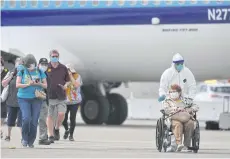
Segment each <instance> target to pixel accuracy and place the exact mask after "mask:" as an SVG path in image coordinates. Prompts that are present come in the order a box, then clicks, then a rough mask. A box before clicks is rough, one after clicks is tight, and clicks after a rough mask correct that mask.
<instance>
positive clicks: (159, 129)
mask: <svg viewBox="0 0 230 159" xmlns="http://www.w3.org/2000/svg"><path fill="white" fill-rule="evenodd" d="M155 137H156V147H157V150H158V151H159V152H161V151H162V146H163V137H164V136H163V120H162V118H160V119H158V120H157V126H156V136H155Z"/></svg>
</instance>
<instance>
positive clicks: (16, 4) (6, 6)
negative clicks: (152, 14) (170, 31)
mask: <svg viewBox="0 0 230 159" xmlns="http://www.w3.org/2000/svg"><path fill="white" fill-rule="evenodd" d="M22 2H24V3H22ZM57 2H59V3H58V4H57ZM95 2H97V3H95ZM121 2H122V1H118V0H115V1H114V0H110V2H109V1H104V0H97V1H91V0H83V1H72V3H71V4H70V3H69V2H68V1H66V0H60V1H54V0H52V1H49V0H46V3H45V2H44V1H40V0H33V1H2V2H1V3H2V7H1V9H2V10H46V9H47V10H51V9H52V10H56V9H98V8H104V9H110V8H146V7H147V8H148V7H155V8H159V7H200V6H228V5H230V1H229V0H222V1H214V0H212V1H206V0H205V1H202V0H196V1H188V0H184V1H178V0H170V1H163V0H161V1H159V0H157V1H152V0H151V1H149V0H147V1H140V0H134V1H133V0H132V1H127V0H126V1H125V0H124V1H123V2H122V3H121ZM144 2H147V3H144Z"/></svg>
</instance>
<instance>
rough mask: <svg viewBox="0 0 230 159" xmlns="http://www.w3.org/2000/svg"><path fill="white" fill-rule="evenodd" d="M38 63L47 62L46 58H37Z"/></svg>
mask: <svg viewBox="0 0 230 159" xmlns="http://www.w3.org/2000/svg"><path fill="white" fill-rule="evenodd" d="M40 63H48V60H47V58H41V59H40V60H39V64H40Z"/></svg>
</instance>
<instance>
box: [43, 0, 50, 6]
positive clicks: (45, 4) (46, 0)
mask: <svg viewBox="0 0 230 159" xmlns="http://www.w3.org/2000/svg"><path fill="white" fill-rule="evenodd" d="M42 3H43V6H44V7H48V6H49V4H50V1H48V0H44V1H42Z"/></svg>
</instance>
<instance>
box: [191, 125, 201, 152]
mask: <svg viewBox="0 0 230 159" xmlns="http://www.w3.org/2000/svg"><path fill="white" fill-rule="evenodd" d="M199 146H200V126H199V122H198V121H197V120H196V128H195V130H194V134H193V137H192V147H193V148H194V150H193V152H194V153H197V152H198V150H199Z"/></svg>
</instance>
